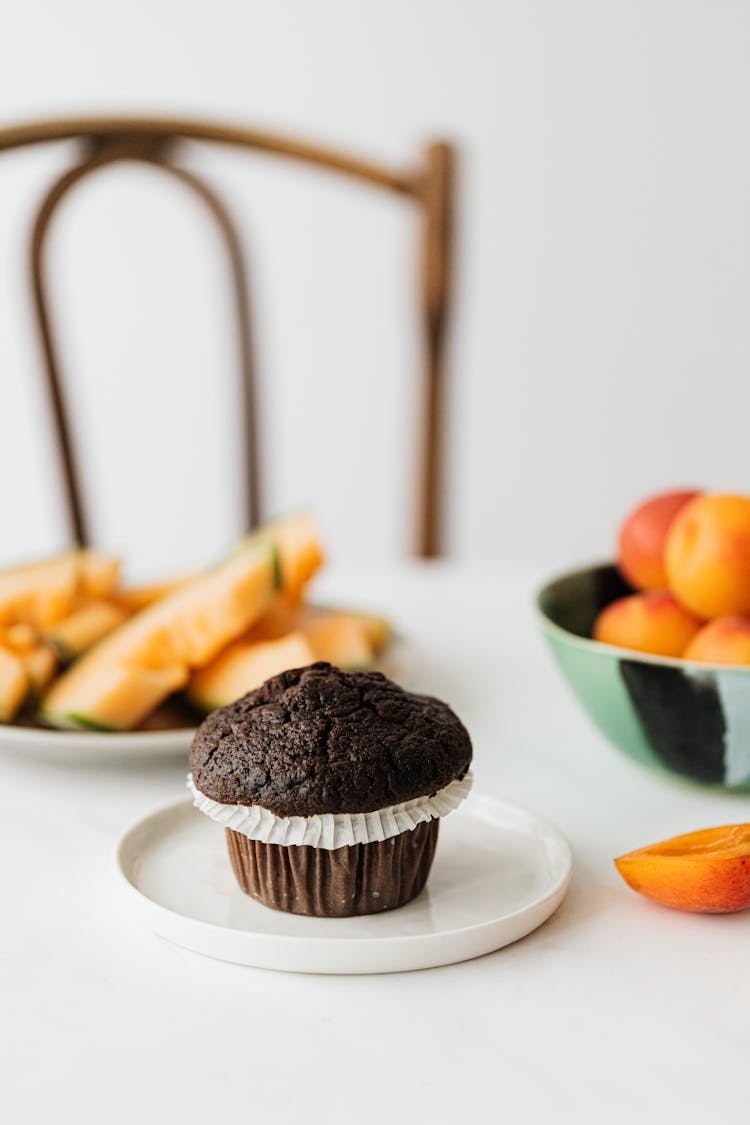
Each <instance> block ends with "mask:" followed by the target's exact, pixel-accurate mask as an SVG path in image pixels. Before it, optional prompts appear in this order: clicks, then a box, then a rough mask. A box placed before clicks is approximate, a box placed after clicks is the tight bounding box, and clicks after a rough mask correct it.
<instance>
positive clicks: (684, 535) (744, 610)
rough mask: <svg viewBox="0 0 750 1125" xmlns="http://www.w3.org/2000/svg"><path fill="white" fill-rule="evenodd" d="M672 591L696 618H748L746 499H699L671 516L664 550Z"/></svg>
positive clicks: (749, 519)
mask: <svg viewBox="0 0 750 1125" xmlns="http://www.w3.org/2000/svg"><path fill="white" fill-rule="evenodd" d="M664 557H665V564H666V570H667V580H668V585H669V588H670V590H671V591H672V592H673V594H674V595H675V597H676V598H677V599H678V600H679V601H680V602H682V604H683V605H684V606H686V607H687V609H690V610H692V612H693V613H695V614H697V615H698V616H699V617H705V618H711V617H733V616H739V617H743V616H747V615H750V497H747V496H732V495H719V494H715V495H703V496H696V497H695V498H694V499H693V500H690V501H689V502H688V503H687V504H686V505H685V506H684V507H683V508H681V509H680V511H679V512H678V513H677V515H676V516H675V518H674V520H673V522H672V525H671V527H670V529H669V533H668V535H667V545H666V550H665V555H664Z"/></svg>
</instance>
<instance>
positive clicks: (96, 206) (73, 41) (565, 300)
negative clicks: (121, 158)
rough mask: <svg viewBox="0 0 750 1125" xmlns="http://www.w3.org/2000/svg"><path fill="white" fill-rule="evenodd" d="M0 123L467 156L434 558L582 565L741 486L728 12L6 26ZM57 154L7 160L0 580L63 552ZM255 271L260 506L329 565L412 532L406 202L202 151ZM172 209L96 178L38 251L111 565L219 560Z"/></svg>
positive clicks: (682, 2) (330, 4) (199, 338)
mask: <svg viewBox="0 0 750 1125" xmlns="http://www.w3.org/2000/svg"><path fill="white" fill-rule="evenodd" d="M0 42H2V66H0V114H1V115H2V123H3V124H6V123H7V124H11V123H15V122H17V121H19V120H27V119H32V118H35V117H41V116H46V115H62V114H65V113H72V112H97V113H103V112H109V111H119V112H128V111H137V112H152V111H153V112H173V113H180V112H183V113H186V114H187V113H193V114H198V115H201V116H206V117H216V118H228V119H231V120H236V121H239V122H246V123H248V124H252V125H257V126H260V127H268V128H273V129H282V130H286V131H288V132H290V133H295V134H301V135H303V136H307V137H309V138H310V139H318V140H320V141H322V142H330V143H332V144H340V145H342V146H345V147H349V148H352V149H354V150H359V151H361V152H362V153H363V154H364V155H371V156H373V157H375V158H383V159H386V160H391V161H393V162H394V163H395V162H401V161H404V160H408V159H409V158H410V157H411V155H412V154H413V153H414V152H415V150H416V147H417V146H418V145H419V144H420V143H421V141H422V140H423V139H424V138H427V137H430V136H432V135H445V136H447V137H450V138H453V139H455V140H456V141H457V142H459V143H460V145H461V149H462V154H463V162H462V163H463V167H462V184H461V187H462V190H461V227H462V237H461V248H460V272H459V277H458V300H457V307H456V314H455V330H454V336H453V349H452V350H453V378H454V387H453V396H452V397H453V412H452V427H451V450H450V455H451V464H450V469H451V487H450V497H449V543H448V546H449V549H450V552H451V553H452V554H454V555H455V556H457V557H459V558H461V559H467V560H480V559H492V560H498V561H502V560H513V561H523V560H525V559H529V560H535V561H540V560H546V561H548V562H549V565H550V568H553V567H554V566H557V565H564V564H566V563H567V562H573V561H578V560H582V559H585V558H587V557H590V556H601V555H604V554H606V553H608V551H609V549H610V543H611V537H612V534H613V530H614V527H615V525H616V523H617V520H618V518H619V515H620V514H621V513H622V511H623V509H624V508H626V507H627V506H628V505H629V504H630V503H631V502H632V501H633V500H635V499H637V498H638V497H639V496H640V495H641V494H642V493H644V492H648V491H649V490H652V489H656V488H660V487H662V486H667V485H670V484H675V483H682V482H687V483H691V482H698V483H702V484H705V485H708V486H714V487H724V488H732V489H747V490H750V451H749V450H748V444H749V443H748V436H749V435H750V413H749V410H748V405H749V400H750V394H749V392H748V381H749V379H748V376H749V374H750V331H749V328H748V325H749V324H750V318H749V317H748V308H749V306H750V221H749V218H748V216H750V141H749V140H748V138H749V137H750V67H748V57H749V55H750V7H748V5H746V4H743V3H741V2H731V0H704V2H697V0H628V2H622V3H614V2H608V0H588V2H587V0H567V2H566V0H462V2H458V0H452V2H451V0H440V2H438V0H409V2H404V0H314V2H312V3H311V2H309V0H286V2H278V3H271V2H270V0H265V2H262V3H260V2H258V0H212V3H210V4H209V3H205V2H204V3H196V2H193V0H130V2H129V3H128V4H120V3H112V2H109V3H107V2H102V0H64V2H62V3H60V2H57V0H46V2H39V0H36V2H35V0H5V4H4V5H3V9H2V26H1V28H0ZM69 158H70V154H69V153H68V154H66V153H64V152H63V151H62V150H59V149H58V150H56V151H53V150H51V149H47V150H45V151H28V152H26V153H24V154H23V155H14V156H9V155H5V156H2V157H0V411H1V415H0V417H1V418H2V430H1V435H2V440H0V474H1V476H0V480H2V487H1V488H0V527H1V528H2V533H1V536H0V556H1V557H2V558H3V559H6V558H7V559H10V558H12V557H16V556H23V555H31V554H34V553H36V552H39V551H43V550H47V549H50V548H51V547H53V546H54V545H56V544H57V543H59V542H61V541H62V540H63V538H64V528H63V526H62V521H61V513H60V510H59V502H58V501H57V499H56V496H55V491H54V477H53V472H52V468H53V466H52V463H51V454H50V450H49V438H48V434H47V433H46V432H45V431H44V430H43V428H40V426H39V424H38V411H39V369H38V355H37V352H36V345H35V341H34V337H33V333H32V324H31V320H30V316H29V309H28V304H27V297H26V290H25V275H24V254H25V239H26V223H27V222H28V218H29V215H30V212H31V209H32V207H33V205H34V203H35V201H36V200H37V199H38V198H39V196H40V194H41V192H42V190H43V188H44V184H45V180H46V178H47V177H49V175H50V173H51V172H52V171H53V170H54V169H57V168H60V167H62V166H63V165H64V163H65V161H66V160H67V159H69ZM202 167H204V168H206V169H207V170H208V171H209V172H210V174H211V176H212V178H213V180H214V182H215V183H216V184H217V186H219V187H220V188H222V189H223V190H224V191H225V193H226V195H227V196H228V198H229V200H230V201H231V203H232V204H233V205H234V207H235V209H236V210H238V211H239V212H240V214H241V217H242V223H243V229H244V230H245V232H246V235H247V239H248V243H249V246H250V249H251V255H252V262H253V266H254V269H255V276H256V292H255V295H254V296H255V305H256V314H257V317H258V319H259V328H260V341H259V345H260V351H261V360H262V365H261V366H262V372H263V394H264V403H263V405H264V411H265V415H264V417H265V425H264V440H265V446H266V451H267V454H268V464H269V472H270V474H271V475H272V480H273V487H272V491H271V496H270V500H271V503H272V505H273V506H274V507H277V508H287V507H290V506H293V505H295V504H299V503H304V502H309V503H311V504H313V505H314V506H315V507H316V508H317V509H318V510H319V512H320V513H321V516H322V517H323V520H324V524H325V527H326V531H327V533H328V537H329V539H330V540H331V542H332V546H333V551H334V554H335V555H336V556H337V557H339V558H344V559H354V558H362V557H364V556H365V555H367V556H370V557H372V556H374V557H376V558H385V557H388V556H391V555H394V554H397V553H399V552H402V551H404V550H405V548H406V546H407V544H408V542H409V527H408V522H409V496H410V492H409V485H408V471H409V466H410V456H411V453H410V450H409V434H410V421H411V414H412V411H413V407H414V389H415V382H414V376H415V373H416V363H417V355H418V350H417V340H416V336H415V330H414V324H413V320H412V316H411V312H412V306H411V301H412V297H413V282H414V279H413V274H412V271H413V262H412V257H411V254H410V249H411V247H410V241H409V240H410V237H411V232H412V225H411V223H410V218H411V216H410V214H409V211H408V208H406V207H404V205H402V204H401V203H399V202H398V201H395V200H394V201H389V200H388V199H387V198H386V197H383V198H380V197H378V196H377V195H376V194H372V193H371V192H370V191H369V190H367V189H362V188H355V187H353V186H352V185H351V184H348V183H346V182H344V181H339V180H337V179H334V178H329V177H327V176H324V175H321V174H320V173H313V172H307V171H304V170H301V169H300V168H298V167H294V166H287V165H284V164H279V163H277V162H273V161H269V160H268V159H267V158H263V157H255V156H246V155H230V154H226V153H224V154H222V153H218V152H216V151H213V152H212V153H211V154H210V155H209V156H208V157H207V158H206V159H205V160H204V161H203V162H202ZM210 234H211V231H210V227H209V225H208V221H207V220H206V219H205V217H204V216H203V214H202V212H200V211H199V209H198V207H197V205H196V204H194V203H193V202H191V201H190V200H189V199H186V198H184V197H182V196H181V195H180V193H179V192H178V190H177V189H176V188H174V187H172V186H171V185H170V184H169V183H168V182H162V180H161V179H158V178H157V177H156V174H155V173H149V172H147V171H144V170H138V169H128V170H125V169H122V168H121V169H119V170H117V171H112V172H108V173H105V174H102V175H101V177H100V178H99V179H98V180H94V181H91V182H90V183H89V185H88V187H87V188H86V189H85V191H84V192H83V194H82V196H81V197H80V198H78V199H77V200H75V201H73V202H71V204H70V206H68V207H67V208H66V209H65V211H64V214H63V216H62V217H61V222H60V225H59V226H58V228H57V230H56V234H55V237H54V243H53V253H54V276H55V279H56V282H57V292H58V296H59V300H58V312H59V319H60V320H62V321H63V322H64V325H65V332H64V345H65V358H66V366H67V369H68V371H69V374H70V378H71V382H72V384H73V386H74V388H75V394H76V397H77V399H78V400H79V401H80V403H81V413H80V431H81V434H82V436H83V438H84V439H85V442H86V448H87V465H88V467H89V471H90V474H91V478H92V492H93V495H94V501H95V511H96V520H97V528H98V532H99V536H100V538H101V540H102V542H104V543H106V544H107V545H109V546H114V547H118V548H122V549H125V550H126V551H128V553H129V555H130V556H131V557H134V558H135V560H136V566H137V569H140V570H142V571H147V570H153V571H156V570H159V569H160V568H166V567H168V566H179V565H182V564H187V563H190V562H193V561H199V560H201V559H204V558H207V557H210V556H211V555H212V554H215V553H216V552H217V551H218V550H219V549H220V547H221V545H222V544H223V543H224V542H225V541H226V540H228V539H230V538H231V537H232V534H233V532H234V529H235V527H236V522H235V521H236V503H237V496H238V494H239V489H240V483H241V482H240V480H239V479H238V474H237V471H236V465H237V456H236V454H237V450H236V445H235V441H234V436H233V431H232V429H231V416H232V397H231V391H230V386H229V382H230V381H228V380H225V379H224V375H225V373H226V370H227V368H229V369H231V363H232V359H233V350H232V349H233V344H232V338H231V333H230V329H231V324H230V322H229V321H228V318H227V313H226V310H225V307H224V304H223V302H222V296H223V293H222V285H223V280H222V279H223V275H222V272H221V270H222V262H221V259H220V258H219V256H218V252H217V250H216V248H215V246H214V243H213V242H212V241H211V238H210Z"/></svg>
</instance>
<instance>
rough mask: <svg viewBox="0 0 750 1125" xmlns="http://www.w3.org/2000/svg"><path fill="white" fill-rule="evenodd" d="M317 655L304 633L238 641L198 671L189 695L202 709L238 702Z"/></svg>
mask: <svg viewBox="0 0 750 1125" xmlns="http://www.w3.org/2000/svg"><path fill="white" fill-rule="evenodd" d="M315 659H316V657H315V655H314V653H313V650H312V648H311V646H310V642H309V641H308V640H307V639H306V638H305V637H304V636H303V635H302V633H288V634H287V636H285V637H280V638H278V639H277V640H272V641H257V642H252V641H235V643H234V644H231V645H230V646H229V647H228V648H227V649H225V651H224V652H222V653H220V654H219V655H218V656H217V657H216V659H215V660H212V661H211V663H210V664H208V665H206V667H205V668H201V669H200V671H198V672H194V673H193V675H192V677H191V679H190V686H189V687H188V691H187V694H188V698H189V699H190V701H191V702H192V703H194V704H195V705H196V707H199V708H200V710H201V711H213V710H215V709H216V708H217V707H225V706H226V705H227V704H228V703H234V701H235V700H236V699H240V698H241V697H242V696H243V695H246V694H247V692H249V691H252V690H253V688H256V687H260V685H261V684H262V683H263V682H264V680H267V679H268V678H269V676H277V675H278V674H279V672H285V671H286V670H287V669H288V668H303V667H305V665H307V664H312V663H313V662H314V661H315Z"/></svg>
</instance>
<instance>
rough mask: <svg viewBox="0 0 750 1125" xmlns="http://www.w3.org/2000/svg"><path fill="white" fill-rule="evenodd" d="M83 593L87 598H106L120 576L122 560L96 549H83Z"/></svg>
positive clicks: (81, 556)
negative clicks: (102, 553)
mask: <svg viewBox="0 0 750 1125" xmlns="http://www.w3.org/2000/svg"><path fill="white" fill-rule="evenodd" d="M80 559H81V593H82V594H83V596H84V597H86V598H95V599H99V598H106V597H107V595H108V594H111V593H112V591H113V590H114V588H115V586H116V585H117V581H118V579H119V577H120V560H119V559H115V558H112V557H111V556H109V555H99V554H96V553H95V552H94V551H81V553H80Z"/></svg>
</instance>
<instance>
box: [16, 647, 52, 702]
mask: <svg viewBox="0 0 750 1125" xmlns="http://www.w3.org/2000/svg"><path fill="white" fill-rule="evenodd" d="M19 656H20V659H21V663H22V664H23V666H24V668H25V669H26V675H27V676H28V678H29V690H30V691H31V692H32V693H33V694H34V695H35V696H40V695H41V694H42V693H43V692H44V691H46V690H47V688H48V687H49V685H50V684H51V683H52V680H53V679H54V675H55V672H56V671H57V669H58V666H59V663H60V659H59V657H58V655H57V653H56V652H55V650H54V649H53V648H52V647H51V645H48V644H45V642H44V641H42V642H39V643H37V644H35V645H34V647H33V648H30V649H27V650H26V651H25V652H22V653H20V654H19Z"/></svg>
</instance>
